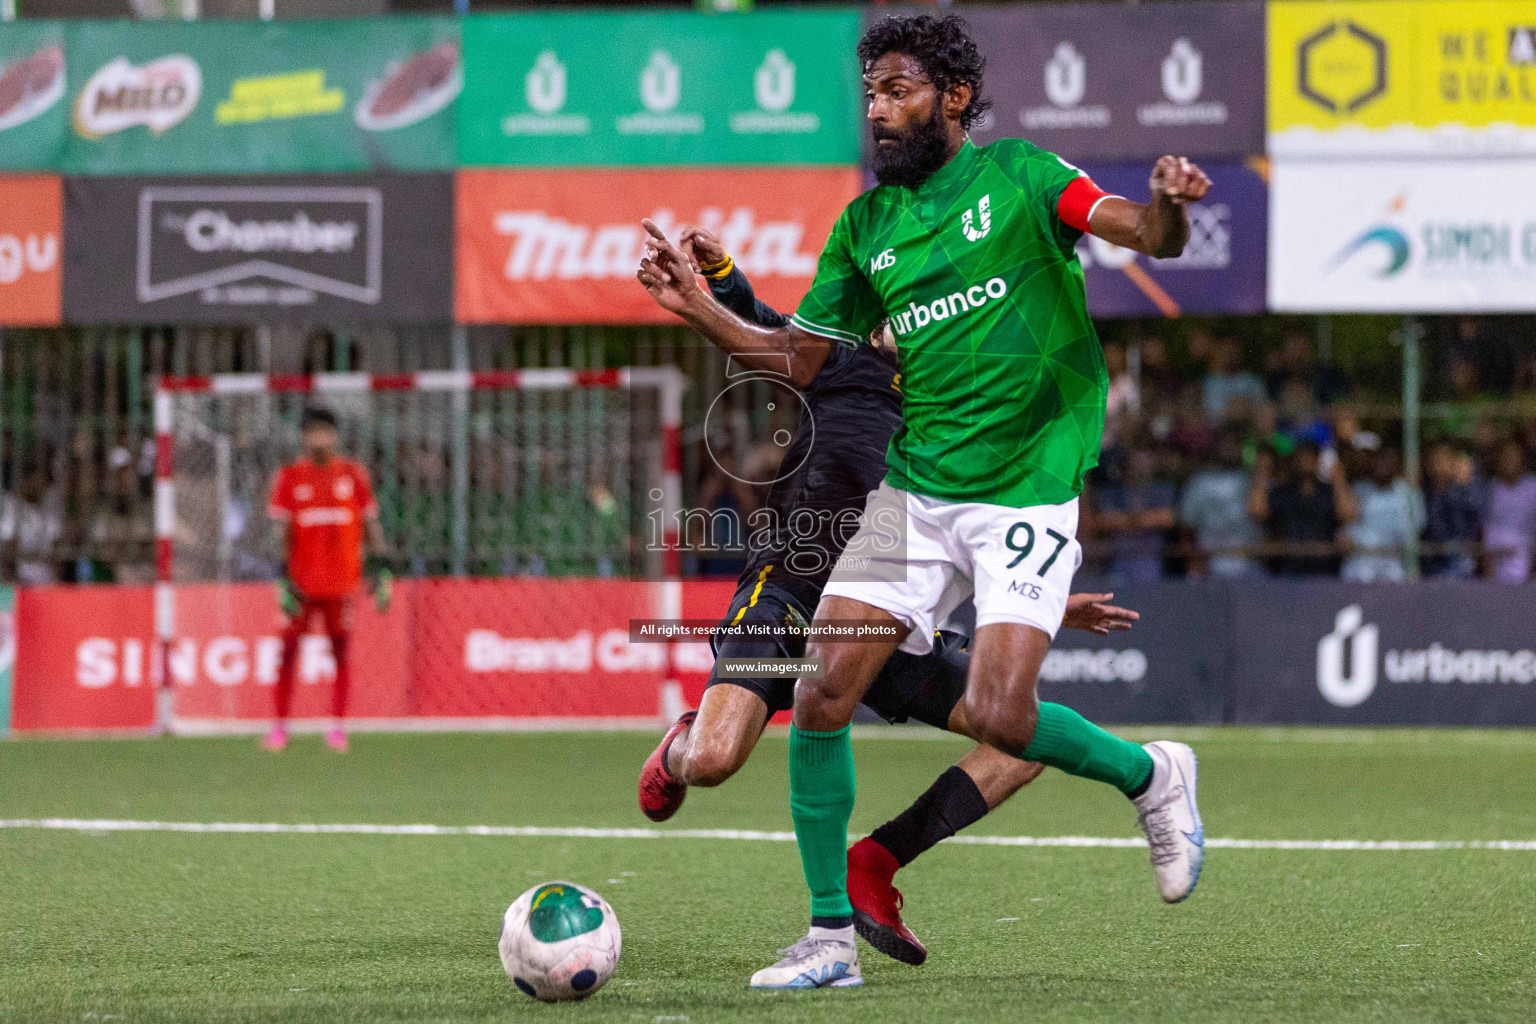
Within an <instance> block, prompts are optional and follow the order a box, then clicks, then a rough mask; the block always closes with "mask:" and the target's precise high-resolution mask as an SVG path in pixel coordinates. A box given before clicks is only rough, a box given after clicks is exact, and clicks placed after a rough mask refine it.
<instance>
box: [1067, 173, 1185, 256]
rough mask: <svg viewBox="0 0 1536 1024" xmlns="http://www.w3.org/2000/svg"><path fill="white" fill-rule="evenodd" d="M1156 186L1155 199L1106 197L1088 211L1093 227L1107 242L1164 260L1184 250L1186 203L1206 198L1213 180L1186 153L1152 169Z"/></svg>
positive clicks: (1092, 230) (1153, 182)
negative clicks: (1144, 201)
mask: <svg viewBox="0 0 1536 1024" xmlns="http://www.w3.org/2000/svg"><path fill="white" fill-rule="evenodd" d="M1079 180H1085V179H1079ZM1073 184H1074V185H1075V184H1076V182H1074V183H1073ZM1151 185H1152V201H1151V202H1149V203H1133V202H1131V201H1130V200H1129V199H1122V198H1121V197H1119V196H1107V197H1104V198H1103V199H1102V200H1101V201H1099V202H1097V203H1096V204H1095V205H1094V206H1093V208H1092V211H1091V213H1090V214H1088V215H1087V220H1088V230H1089V231H1090V232H1092V233H1093V234H1095V235H1097V236H1098V237H1100V238H1102V239H1104V241H1106V242H1112V243H1114V244H1115V245H1118V246H1121V247H1123V248H1126V249H1134V250H1136V251H1137V252H1139V253H1144V254H1145V255H1147V256H1155V257H1157V258H1158V259H1167V258H1169V257H1171V256H1177V255H1178V254H1179V253H1181V252H1183V251H1184V243H1186V242H1188V241H1189V212H1188V211H1187V210H1185V209H1184V207H1185V206H1187V205H1188V204H1189V203H1193V202H1197V201H1199V200H1200V199H1203V198H1204V197H1205V194H1206V193H1207V192H1209V191H1210V190H1211V179H1210V178H1207V177H1206V176H1205V172H1204V171H1202V170H1201V169H1200V168H1199V167H1197V166H1195V165H1194V164H1193V163H1191V162H1190V161H1189V160H1186V159H1185V158H1184V157H1181V156H1178V157H1175V156H1165V157H1163V158H1162V159H1161V160H1159V161H1158V162H1157V164H1156V165H1155V166H1154V167H1153V168H1152V181H1151ZM1067 187H1068V189H1069V190H1070V189H1071V188H1072V185H1069V186H1067Z"/></svg>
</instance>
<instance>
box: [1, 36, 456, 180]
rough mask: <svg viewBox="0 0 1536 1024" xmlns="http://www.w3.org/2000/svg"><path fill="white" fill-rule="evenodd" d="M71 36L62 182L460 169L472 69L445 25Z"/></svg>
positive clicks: (454, 37)
mask: <svg viewBox="0 0 1536 1024" xmlns="http://www.w3.org/2000/svg"><path fill="white" fill-rule="evenodd" d="M67 31H68V38H69V45H68V53H69V65H70V74H69V87H68V97H67V103H68V121H67V125H68V127H67V130H66V131H65V132H64V135H65V141H64V154H63V167H64V170H65V172H66V173H69V174H83V175H96V174H113V175H119V174H220V173H233V172H239V173H247V174H248V173H252V172H256V173H298V172H327V171H370V170H373V171H377V170H392V169H394V170H426V169H436V168H447V167H452V166H453V162H454V130H453V124H454V101H455V100H456V99H457V97H458V95H459V91H460V90H461V89H462V87H463V84H464V69H463V62H462V60H461V57H460V47H459V28H458V23H457V22H456V21H455V20H453V19H451V18H430V17H422V18H389V19H357V20H350V21H337V22H327V21H301V22H276V23H253V22H229V21H224V22H189V23H168V22H160V23H157V24H138V23H131V22H80V23H77V24H73V25H71V26H70V27H69V28H68V30H67ZM0 45H4V44H3V43H0ZM0 52H3V51H0ZM3 123H4V122H3V121H0V124H3ZM3 138H4V135H3V133H0V140H3ZM3 147H4V143H3V141H0V154H3V153H4V152H5V150H4V148H3Z"/></svg>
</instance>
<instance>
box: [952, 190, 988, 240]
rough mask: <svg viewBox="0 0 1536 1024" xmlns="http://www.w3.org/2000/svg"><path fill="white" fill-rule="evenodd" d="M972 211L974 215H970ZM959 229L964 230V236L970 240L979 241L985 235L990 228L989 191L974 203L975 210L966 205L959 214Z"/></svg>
mask: <svg viewBox="0 0 1536 1024" xmlns="http://www.w3.org/2000/svg"><path fill="white" fill-rule="evenodd" d="M973 212H974V214H975V216H972V214H973ZM978 225H979V226H978ZM960 230H961V231H963V232H965V237H966V238H967V239H969V240H970V241H972V242H979V241H981V240H982V239H983V238H986V237H987V232H988V231H991V230H992V194H991V193H990V192H989V193H987V194H986V195H984V196H982V197H981V202H979V203H977V204H976V209H975V211H972V210H971V208H970V207H966V209H965V212H964V213H962V214H960Z"/></svg>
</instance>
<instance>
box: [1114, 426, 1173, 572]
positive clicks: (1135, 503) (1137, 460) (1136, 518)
mask: <svg viewBox="0 0 1536 1024" xmlns="http://www.w3.org/2000/svg"><path fill="white" fill-rule="evenodd" d="M1156 469H1157V456H1156V453H1154V452H1153V451H1152V450H1151V449H1149V448H1146V447H1141V446H1136V447H1132V448H1131V450H1130V452H1129V454H1128V455H1127V456H1126V460H1125V479H1124V480H1123V481H1122V482H1120V483H1111V484H1106V485H1104V486H1103V487H1101V488H1100V489H1099V491H1098V507H1099V516H1098V527H1099V530H1100V531H1102V532H1103V533H1106V534H1108V535H1109V540H1110V552H1111V554H1110V567H1109V571H1110V573H1111V574H1112V575H1115V576H1119V577H1121V578H1123V579H1126V580H1155V579H1160V578H1162V575H1163V546H1164V542H1165V541H1166V540H1167V539H1168V532H1169V531H1170V530H1172V529H1173V527H1174V515H1173V506H1174V497H1175V491H1174V487H1173V485H1172V484H1170V483H1166V482H1164V481H1162V480H1158V479H1156V477H1155V473H1156Z"/></svg>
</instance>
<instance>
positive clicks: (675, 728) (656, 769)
mask: <svg viewBox="0 0 1536 1024" xmlns="http://www.w3.org/2000/svg"><path fill="white" fill-rule="evenodd" d="M698 715H699V713H698V712H697V711H688V712H685V713H684V714H683V715H682V716H681V717H680V718H678V720H677V721H675V722H673V723H672V728H670V729H668V730H667V734H666V735H665V736H663V737H662V738H661V743H660V744H659V745H657V747H656V749H655V750H653V751H651V756H650V757H648V758H646V759H645V767H644V768H641V769H640V810H641V811H643V812H645V816H646V817H647V818H650V819H651V820H652V821H666V820H667V819H668V818H670V817H672V815H674V814H676V813H677V809H678V808H679V807H681V806H683V797H685V796H687V795H688V787H687V786H686V785H684V784H683V783H682V782H681V781H680V780H679V779H677V778H676V777H675V776H674V775H673V774H672V773H671V772H669V771H667V751H668V750H669V749H670V748H671V746H672V741H673V740H675V739H677V734H678V733H680V732H682V731H683V730H684V729H686V728H688V727H689V726H690V725H692V724H693V720H694V719H695V718H697V717H698Z"/></svg>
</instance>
